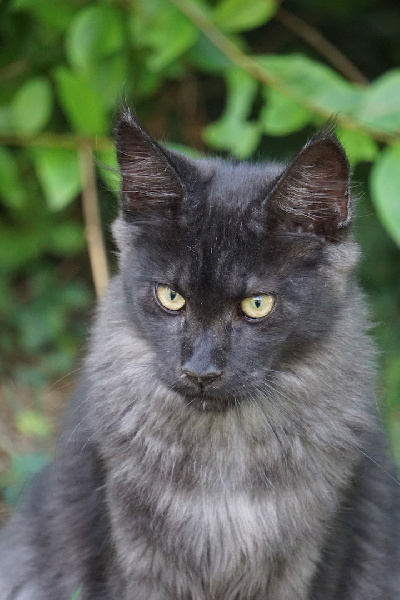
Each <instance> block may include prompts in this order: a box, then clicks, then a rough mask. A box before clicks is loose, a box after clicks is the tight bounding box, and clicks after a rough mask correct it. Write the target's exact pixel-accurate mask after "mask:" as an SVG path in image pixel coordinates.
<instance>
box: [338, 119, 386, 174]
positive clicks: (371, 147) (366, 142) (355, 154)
mask: <svg viewBox="0 0 400 600" xmlns="http://www.w3.org/2000/svg"><path fill="white" fill-rule="evenodd" d="M336 135H337V136H338V138H339V140H340V142H341V143H342V144H343V147H344V149H345V150H346V154H347V156H348V159H349V161H350V163H351V164H352V165H355V164H356V163H358V162H361V161H367V162H370V161H373V160H374V159H375V156H376V155H377V153H378V146H377V145H376V143H375V142H374V140H373V139H371V138H370V137H368V136H367V135H366V134H365V133H362V132H361V131H352V130H349V129H342V128H339V127H338V128H337V129H336Z"/></svg>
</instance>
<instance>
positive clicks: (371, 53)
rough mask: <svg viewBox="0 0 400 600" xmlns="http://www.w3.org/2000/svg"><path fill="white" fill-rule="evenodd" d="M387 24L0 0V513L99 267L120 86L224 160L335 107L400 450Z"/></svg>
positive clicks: (308, 127)
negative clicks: (0, 498)
mask: <svg viewBox="0 0 400 600" xmlns="http://www.w3.org/2000/svg"><path fill="white" fill-rule="evenodd" d="M399 31H400V7H399V5H398V3H397V0H336V1H335V2H329V1H324V0H285V1H283V2H278V1H277V0H251V2H249V1H248V0H218V1H216V0H100V1H98V2H91V1H88V0H3V1H2V2H1V3H0V40H1V50H2V51H1V53H0V277H1V282H0V327H1V334H0V377H1V382H0V418H1V420H0V485H1V487H2V490H3V497H4V500H5V502H3V504H2V506H3V517H4V516H5V515H6V513H7V510H8V509H7V506H8V505H9V504H12V503H14V502H15V501H16V500H17V498H18V497H19V494H20V491H21V489H22V487H23V485H24V482H25V481H26V479H27V477H29V476H30V474H31V473H32V472H33V471H34V470H35V469H37V468H38V467H40V466H41V465H42V464H44V462H45V461H46V460H47V459H48V456H49V453H50V452H51V449H52V447H53V445H54V438H55V432H56V431H57V422H58V420H59V417H60V413H61V412H62V407H63V405H64V401H65V398H66V397H68V396H69V395H70V393H71V391H72V390H73V387H74V384H75V382H76V380H77V379H78V378H79V365H80V358H81V353H82V350H81V348H82V347H84V345H85V339H86V331H87V327H88V324H89V322H90V315H91V313H92V311H93V307H94V302H95V296H96V295H98V296H99V295H101V293H102V291H103V290H104V287H105V286H106V284H107V278H108V273H109V272H112V271H113V270H114V268H115V265H114V259H113V254H112V251H113V244H112V240H111V236H110V233H109V224H110V222H111V220H112V219H113V218H114V216H115V215H116V213H117V210H118V209H117V200H116V196H117V193H118V185H119V183H118V176H117V175H116V173H115V171H114V170H113V169H114V168H115V166H116V163H115V155H114V151H113V142H112V134H113V124H114V122H115V118H116V114H117V111H118V105H119V103H120V100H121V97H122V95H123V96H124V97H125V98H126V99H127V100H128V102H129V103H130V104H132V105H134V106H135V108H136V111H137V113H138V115H139V117H140V118H141V120H142V121H143V122H144V123H145V124H146V126H147V128H148V129H149V130H150V132H151V133H152V134H153V135H154V136H156V137H158V138H159V139H163V138H164V137H165V136H166V135H167V136H168V139H169V140H170V142H171V143H173V145H174V146H175V147H176V148H180V149H182V150H183V151H187V152H193V151H195V152H200V153H203V152H214V153H218V154H220V155H225V154H233V155H235V156H237V157H238V158H241V159H246V158H252V159H257V160H258V159H263V158H268V159H278V160H287V159H288V158H289V157H290V156H292V155H293V153H294V152H295V151H296V150H298V148H299V147H300V146H301V144H303V143H304V142H305V140H306V139H307V138H308V137H309V136H310V134H311V133H312V132H313V131H314V130H315V129H316V128H318V127H320V126H321V125H322V124H323V123H325V122H326V120H327V119H330V118H332V117H334V118H335V119H336V123H337V127H336V129H337V134H338V136H339V137H340V139H341V140H342V142H343V144H344V146H345V147H346V149H347V152H348V154H349V157H350V161H351V164H352V169H353V173H354V182H355V183H354V193H355V196H356V197H358V198H359V202H358V206H357V213H358V221H357V226H356V235H357V238H358V239H359V241H360V243H361V245H362V248H363V261H362V263H361V265H360V278H361V280H362V283H363V285H364V287H365V289H366V291H367V293H368V295H369V298H370V305H371V312H372V315H373V320H374V323H375V324H376V325H375V326H374V328H373V330H372V334H373V336H374V337H375V339H376V341H377V345H378V348H379V350H380V352H379V366H380V373H381V375H380V378H379V384H378V393H379V396H380V398H381V402H382V404H381V406H382V414H383V416H384V418H385V422H386V424H387V427H388V430H389V433H390V436H391V440H392V444H393V447H394V450H395V453H396V455H397V456H398V457H400V442H399V433H400V315H399V305H400V302H399V300H400V277H399V272H400V269H399V266H400V249H399V247H400V200H399V190H400V103H399V98H400V69H399V68H398V65H399V60H400V36H399V35H398V32H399ZM189 148H190V150H189ZM107 250H108V251H109V253H108V256H109V258H108V259H106V258H105V251H107Z"/></svg>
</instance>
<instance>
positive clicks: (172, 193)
mask: <svg viewBox="0 0 400 600" xmlns="http://www.w3.org/2000/svg"><path fill="white" fill-rule="evenodd" d="M116 147H117V158H118V163H119V166H120V170H121V178H122V188H121V204H122V209H123V214H124V216H125V218H128V219H134V220H140V219H143V218H144V219H146V218H149V217H159V218H170V217H171V215H172V213H173V211H174V209H175V208H176V206H177V204H179V202H180V200H181V199H182V198H183V195H184V189H183V184H182V183H181V181H180V179H179V176H178V174H177V173H176V171H175V169H174V167H173V165H172V163H171V162H170V160H169V159H168V155H167V153H166V151H164V150H163V148H161V146H159V145H158V144H157V142H156V141H155V140H154V139H153V138H152V137H151V136H150V134H149V133H147V131H146V130H145V129H144V128H143V127H142V125H141V124H140V123H139V121H138V120H137V118H136V116H135V115H134V114H133V113H132V112H131V111H130V109H129V108H128V107H127V106H126V105H125V106H124V107H123V110H122V112H121V114H120V117H119V119H118V122H117V126H116Z"/></svg>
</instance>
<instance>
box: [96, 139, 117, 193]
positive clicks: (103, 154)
mask: <svg viewBox="0 0 400 600" xmlns="http://www.w3.org/2000/svg"><path fill="white" fill-rule="evenodd" d="M96 156H97V158H98V161H97V168H98V171H99V173H100V177H101V178H102V180H103V182H104V183H105V185H106V187H107V189H109V190H110V191H111V192H113V194H115V195H116V196H117V197H119V193H120V189H121V176H120V172H119V166H118V162H117V155H116V152H115V148H111V149H110V150H102V151H98V152H96Z"/></svg>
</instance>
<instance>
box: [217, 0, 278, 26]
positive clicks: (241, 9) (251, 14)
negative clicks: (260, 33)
mask: <svg viewBox="0 0 400 600" xmlns="http://www.w3.org/2000/svg"><path fill="white" fill-rule="evenodd" d="M277 8H278V4H277V2H276V1H275V0H251V1H250V2H249V0H222V1H221V2H219V4H218V5H217V6H216V7H215V9H214V11H213V21H214V23H215V24H216V25H217V26H218V27H220V28H221V29H222V30H223V31H245V30H246V29H252V28H254V27H258V26H260V25H262V24H263V23H265V22H266V21H268V20H269V19H270V18H271V17H273V16H274V14H275V12H276V10H277Z"/></svg>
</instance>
